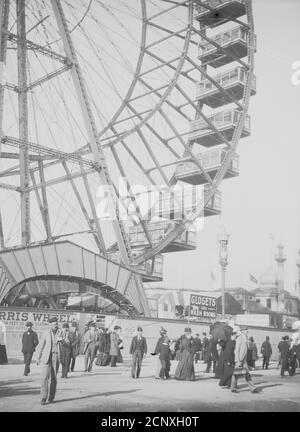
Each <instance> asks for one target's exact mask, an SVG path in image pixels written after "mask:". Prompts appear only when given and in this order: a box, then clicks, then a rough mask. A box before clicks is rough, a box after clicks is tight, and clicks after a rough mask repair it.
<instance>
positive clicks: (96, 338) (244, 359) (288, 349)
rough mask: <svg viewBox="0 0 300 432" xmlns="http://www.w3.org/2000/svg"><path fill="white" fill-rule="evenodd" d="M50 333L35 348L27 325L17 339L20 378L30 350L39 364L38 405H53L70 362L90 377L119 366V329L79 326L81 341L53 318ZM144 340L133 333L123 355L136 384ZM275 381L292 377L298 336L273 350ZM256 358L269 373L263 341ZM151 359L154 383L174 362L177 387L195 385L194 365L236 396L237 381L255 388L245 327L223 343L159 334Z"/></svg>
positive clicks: (253, 349) (73, 328)
mask: <svg viewBox="0 0 300 432" xmlns="http://www.w3.org/2000/svg"><path fill="white" fill-rule="evenodd" d="M49 323H50V328H49V330H47V331H46V332H45V333H44V334H43V337H42V340H41V342H40V343H39V340H38V335H37V333H36V332H35V331H34V330H33V328H32V327H33V326H32V323H31V322H27V324H26V327H27V329H26V331H25V332H24V335H23V338H22V352H23V355H24V363H25V369H24V375H28V374H29V373H30V363H31V360H32V356H33V353H34V351H35V350H36V348H37V347H38V352H37V364H39V363H41V364H42V384H41V404H42V405H44V404H46V402H47V401H48V402H49V403H51V402H53V400H54V397H55V392H56V384H57V374H58V371H59V367H60V365H61V378H67V377H68V373H69V371H71V372H73V371H74V370H75V365H76V357H77V356H78V355H79V354H83V355H84V372H87V373H88V372H91V371H92V368H93V364H95V365H97V366H110V367H116V366H117V363H122V362H123V357H122V349H123V348H124V345H123V340H122V338H121V336H120V332H121V327H120V326H118V325H115V326H114V327H113V329H112V330H109V329H108V328H104V327H102V326H100V325H99V324H98V323H96V322H89V323H87V324H86V326H85V330H84V333H83V335H80V334H79V329H78V325H77V323H76V322H72V323H71V325H70V324H69V323H64V324H63V325H62V328H59V325H58V319H57V317H52V318H50V319H49ZM147 349H148V348H147V340H146V338H145V337H144V336H143V329H142V328H141V327H138V328H137V332H136V335H135V336H133V338H132V341H131V344H130V348H129V354H130V355H131V356H132V361H131V377H132V378H134V379H138V378H139V377H140V374H141V369H142V362H143V358H144V357H145V355H146V354H147ZM278 350H279V357H280V358H279V362H278V365H277V367H278V368H279V367H280V375H281V376H282V377H284V376H285V375H284V374H285V372H286V371H288V373H289V375H291V376H292V375H294V374H295V370H296V362H297V357H298V358H299V350H300V336H299V332H297V333H295V334H294V335H293V338H292V339H291V340H290V338H289V337H288V336H284V337H283V338H282V340H281V341H280V342H279V344H278ZM260 353H261V355H262V358H263V364H262V368H263V369H268V368H269V361H270V358H271V355H272V346H271V343H270V338H269V336H266V339H265V341H264V342H263V343H262V345H261V349H260ZM150 354H151V355H152V356H157V363H156V373H155V378H157V379H161V380H168V379H170V378H171V375H170V369H171V362H172V361H173V360H177V361H178V364H177V367H176V370H175V374H174V378H175V379H176V380H181V381H195V379H196V378H195V364H197V363H198V362H200V361H202V362H203V364H204V365H206V366H205V372H206V373H210V372H211V371H212V372H213V373H214V377H215V378H216V379H218V380H219V386H220V387H221V388H224V389H226V388H227V389H231V391H232V392H233V393H237V391H238V387H237V384H238V378H239V377H244V378H245V380H246V382H247V384H248V385H249V388H250V391H251V392H252V393H253V392H256V390H257V388H256V386H255V384H254V383H253V381H252V377H251V374H250V371H252V370H254V369H255V367H256V366H255V362H256V361H257V360H258V349H257V346H256V344H255V341H254V338H253V337H252V336H251V337H249V338H248V329H247V328H246V327H234V328H233V329H232V330H231V332H230V334H229V335H227V337H219V338H218V337H216V336H215V335H213V334H209V335H207V334H206V333H205V332H203V333H202V338H200V335H199V334H198V333H196V334H195V336H193V335H192V331H191V328H189V327H187V328H185V330H184V334H183V335H182V336H180V337H179V338H176V339H171V338H169V337H168V332H167V330H166V329H164V328H161V330H160V334H159V338H158V340H157V342H156V346H155V349H154V350H153V352H151V353H150Z"/></svg>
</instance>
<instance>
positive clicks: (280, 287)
mask: <svg viewBox="0 0 300 432" xmlns="http://www.w3.org/2000/svg"><path fill="white" fill-rule="evenodd" d="M277 248H278V253H277V254H276V255H275V260H276V261H277V265H278V273H277V292H278V310H279V311H280V310H284V263H285V261H286V254H285V253H284V252H283V249H284V245H283V244H281V243H280V244H279V245H278V246H277Z"/></svg>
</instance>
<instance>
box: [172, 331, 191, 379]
mask: <svg viewBox="0 0 300 432" xmlns="http://www.w3.org/2000/svg"><path fill="white" fill-rule="evenodd" d="M184 333H185V334H184V335H183V336H181V338H180V342H179V350H180V353H181V356H180V360H179V363H178V366H177V368H176V372H175V378H176V379H177V380H182V381H195V369H194V354H195V347H194V338H193V337H192V331H191V329H190V328H189V327H187V328H186V329H185V330H184Z"/></svg>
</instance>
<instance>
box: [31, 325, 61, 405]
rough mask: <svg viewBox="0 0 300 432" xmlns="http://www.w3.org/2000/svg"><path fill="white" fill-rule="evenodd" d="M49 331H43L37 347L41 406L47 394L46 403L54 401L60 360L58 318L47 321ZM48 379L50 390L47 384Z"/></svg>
mask: <svg viewBox="0 0 300 432" xmlns="http://www.w3.org/2000/svg"><path fill="white" fill-rule="evenodd" d="M49 323H50V326H51V327H50V329H49V330H47V331H45V333H44V334H43V337H42V341H41V343H40V345H39V349H38V354H37V362H36V364H37V365H39V364H40V362H41V363H42V385H41V398H42V399H41V405H45V403H46V401H47V397H48V393H49V399H48V402H49V403H51V402H53V400H54V397H55V393H56V384H57V377H56V374H57V370H58V366H59V360H60V342H61V341H62V335H61V330H60V329H59V328H58V318H57V317H53V318H50V319H49ZM49 379H50V389H49V391H48V384H49Z"/></svg>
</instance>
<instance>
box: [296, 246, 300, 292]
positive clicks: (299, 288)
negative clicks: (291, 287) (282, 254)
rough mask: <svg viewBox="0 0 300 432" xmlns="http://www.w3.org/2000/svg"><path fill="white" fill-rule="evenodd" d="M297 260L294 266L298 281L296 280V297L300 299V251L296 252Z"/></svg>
mask: <svg viewBox="0 0 300 432" xmlns="http://www.w3.org/2000/svg"><path fill="white" fill-rule="evenodd" d="M298 255H299V258H298V259H297V261H296V265H297V267H298V280H297V292H296V296H297V297H298V299H300V249H299V250H298Z"/></svg>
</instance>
